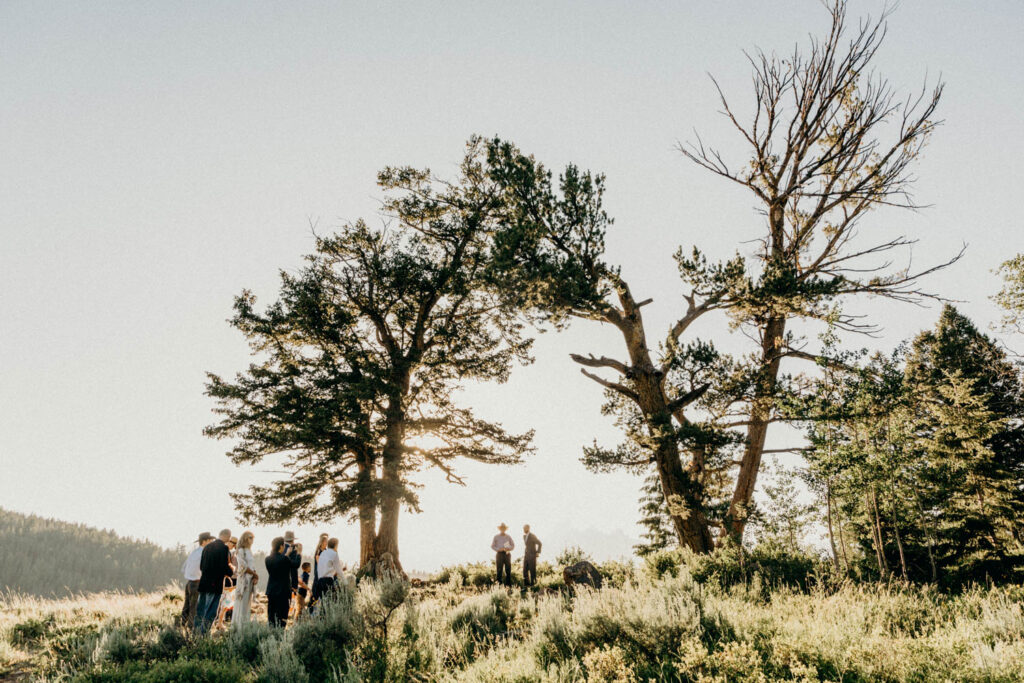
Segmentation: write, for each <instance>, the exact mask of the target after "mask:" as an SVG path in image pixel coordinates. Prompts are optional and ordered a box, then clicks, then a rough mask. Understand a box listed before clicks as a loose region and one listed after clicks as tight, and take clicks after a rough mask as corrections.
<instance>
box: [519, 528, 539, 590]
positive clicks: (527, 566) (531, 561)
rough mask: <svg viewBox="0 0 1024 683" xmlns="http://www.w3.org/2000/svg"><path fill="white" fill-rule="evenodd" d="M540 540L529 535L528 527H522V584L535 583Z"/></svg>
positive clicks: (529, 584)
mask: <svg viewBox="0 0 1024 683" xmlns="http://www.w3.org/2000/svg"><path fill="white" fill-rule="evenodd" d="M540 547H541V543H540V539H539V538H537V537H536V536H534V535H533V534H531V533H530V525H529V524H524V525H523V584H524V585H527V586H532V585H534V584H535V583H537V555H540Z"/></svg>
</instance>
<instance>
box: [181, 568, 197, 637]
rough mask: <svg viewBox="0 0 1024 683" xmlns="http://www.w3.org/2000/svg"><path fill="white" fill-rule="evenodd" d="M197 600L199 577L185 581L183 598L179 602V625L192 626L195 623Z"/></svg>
mask: <svg viewBox="0 0 1024 683" xmlns="http://www.w3.org/2000/svg"><path fill="white" fill-rule="evenodd" d="M198 602H199V579H196V580H195V581H186V582H185V600H184V601H183V602H182V604H181V625H182V626H184V627H185V628H193V627H194V626H195V625H196V603H198Z"/></svg>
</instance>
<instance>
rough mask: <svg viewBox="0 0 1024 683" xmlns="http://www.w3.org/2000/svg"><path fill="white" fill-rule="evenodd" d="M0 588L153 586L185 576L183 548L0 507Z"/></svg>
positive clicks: (57, 593)
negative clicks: (139, 539)
mask: <svg viewBox="0 0 1024 683" xmlns="http://www.w3.org/2000/svg"><path fill="white" fill-rule="evenodd" d="M0 548H2V549H3V552H0V590H2V591H14V592H18V593H24V594H28V595H37V596H42V597H61V596H66V595H72V594H75V593H82V592H93V591H109V590H117V591H152V590H155V589H157V588H160V587H162V586H166V585H167V584H168V583H169V582H171V581H176V580H180V579H181V575H180V570H181V564H182V562H183V560H184V556H185V552H184V550H180V549H179V550H167V549H166V548H162V547H160V546H158V545H156V544H154V543H150V542H148V541H136V540H134V539H130V538H122V537H121V536H118V535H117V534H115V533H114V532H112V531H103V530H100V529H94V528H92V527H88V526H85V525H84V524H72V523H69V522H61V521H57V520H53V519H46V518H43V517H38V516H36V515H23V514H20V513H17V512H10V511H8V510H4V509H3V508H0Z"/></svg>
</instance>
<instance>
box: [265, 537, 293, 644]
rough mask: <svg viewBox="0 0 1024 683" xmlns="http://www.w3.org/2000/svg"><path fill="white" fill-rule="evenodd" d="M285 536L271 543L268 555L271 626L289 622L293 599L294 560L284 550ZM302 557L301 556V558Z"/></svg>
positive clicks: (269, 615)
mask: <svg viewBox="0 0 1024 683" xmlns="http://www.w3.org/2000/svg"><path fill="white" fill-rule="evenodd" d="M282 550H284V537H282V536H278V537H277V538H275V539H274V540H273V541H272V542H271V544H270V555H268V556H267V559H266V561H265V562H266V565H267V574H268V575H269V579H268V580H267V621H268V622H269V623H270V625H271V626H281V627H284V625H285V624H287V623H288V609H289V608H290V607H291V601H292V560H291V558H289V557H288V556H287V555H285V554H284V553H283V552H281V551H282ZM300 559H301V558H300Z"/></svg>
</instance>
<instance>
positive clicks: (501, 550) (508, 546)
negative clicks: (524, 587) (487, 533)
mask: <svg viewBox="0 0 1024 683" xmlns="http://www.w3.org/2000/svg"><path fill="white" fill-rule="evenodd" d="M498 531H499V532H501V533H499V534H498V535H497V536H495V537H494V540H493V541H491V550H493V551H494V552H495V553H497V554H496V555H495V556H494V562H495V564H497V572H498V583H503V584H505V585H506V586H511V585H512V550H513V548H515V547H516V544H515V543H514V542H513V541H512V537H511V536H509V535H508V534H506V533H505V532H506V531H508V525H507V524H505V523H504V522H502V523H501V524H499V525H498ZM502 573H504V575H505V578H504V580H502Z"/></svg>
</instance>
